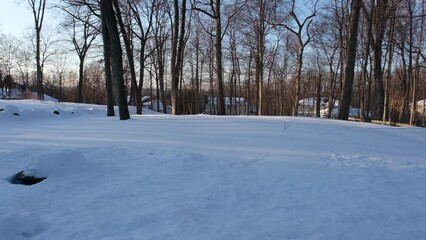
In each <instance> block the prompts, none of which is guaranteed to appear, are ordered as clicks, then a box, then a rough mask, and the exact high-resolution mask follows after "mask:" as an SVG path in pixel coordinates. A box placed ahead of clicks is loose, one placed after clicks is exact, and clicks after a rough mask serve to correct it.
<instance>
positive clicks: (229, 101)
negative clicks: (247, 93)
mask: <svg viewBox="0 0 426 240" xmlns="http://www.w3.org/2000/svg"><path fill="white" fill-rule="evenodd" d="M224 100H225V110H226V115H252V114H254V113H255V112H256V110H255V109H254V108H253V107H252V106H250V105H249V103H248V101H246V100H245V99H244V98H240V97H232V98H231V97H225V98H224ZM204 113H205V114H211V115H216V114H217V97H208V98H207V99H206V105H205V110H204Z"/></svg>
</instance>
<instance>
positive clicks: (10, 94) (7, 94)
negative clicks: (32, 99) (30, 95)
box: [0, 85, 25, 99]
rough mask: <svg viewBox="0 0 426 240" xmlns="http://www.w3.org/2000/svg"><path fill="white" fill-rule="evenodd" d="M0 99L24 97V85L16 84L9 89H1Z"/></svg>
mask: <svg viewBox="0 0 426 240" xmlns="http://www.w3.org/2000/svg"><path fill="white" fill-rule="evenodd" d="M0 98H1V99H25V87H24V86H22V85H16V87H13V88H10V89H4V90H3V89H2V91H1V92H0Z"/></svg>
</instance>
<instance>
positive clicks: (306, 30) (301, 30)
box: [274, 0, 318, 116]
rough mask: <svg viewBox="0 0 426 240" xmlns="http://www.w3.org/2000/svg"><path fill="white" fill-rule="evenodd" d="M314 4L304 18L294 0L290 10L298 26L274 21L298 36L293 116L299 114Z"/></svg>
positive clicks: (314, 13)
mask: <svg viewBox="0 0 426 240" xmlns="http://www.w3.org/2000/svg"><path fill="white" fill-rule="evenodd" d="M317 2H318V1H316V2H315V4H314V8H313V11H312V13H310V14H309V15H308V16H306V17H305V18H304V19H303V20H302V19H300V17H299V16H298V15H297V14H296V13H295V4H296V1H295V0H292V7H291V11H290V13H289V14H290V17H291V18H292V20H293V21H294V23H295V24H296V28H293V27H291V26H290V25H289V24H285V23H274V25H276V26H283V27H285V28H286V29H287V30H288V31H290V32H291V33H292V34H294V36H296V38H297V42H298V53H297V65H296V66H297V68H296V73H295V75H294V97H293V116H297V115H298V111H299V110H298V109H299V99H300V82H301V75H302V68H303V53H304V52H305V47H306V46H307V45H308V44H309V43H310V42H311V40H312V35H311V31H310V26H311V24H312V21H313V18H314V17H315V16H316V11H317V9H316V5H317Z"/></svg>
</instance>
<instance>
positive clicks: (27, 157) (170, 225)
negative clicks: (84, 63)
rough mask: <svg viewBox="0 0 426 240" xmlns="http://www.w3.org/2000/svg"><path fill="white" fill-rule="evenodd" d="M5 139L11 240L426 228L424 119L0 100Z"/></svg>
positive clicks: (381, 233)
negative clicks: (111, 112)
mask: <svg viewBox="0 0 426 240" xmlns="http://www.w3.org/2000/svg"><path fill="white" fill-rule="evenodd" d="M53 111H57V112H56V113H59V114H54V113H53ZM14 113H16V114H19V115H16V114H15V115H14ZM0 144H1V147H0V239H1V240H17V239H38V240H41V239H42V240H50V239H52V240H58V239H61V240H69V239H78V240H85V239H87V240H89V239H90V240H92V239H93V240H101V239H102V240H112V239H118V240H122V239H125V240H127V239H134V240H140V239H143V240H145V239H162V240H164V239H173V240H176V239H177V240H188V239H197V240H198V239H203V240H204V239H207V240H213V239H215V240H216V239H218V240H219V239H220V240H222V239H225V240H226V239H238V240H239V239H253V240H259V239H277V240H278V239H279V240H281V239H324V240H332V239H336V240H340V239H345V240H348V239H357V240H358V239H372V240H373V239H374V240H377V239H386V240H391V239H404V240H407V239H408V240H410V239H426V148H425V145H426V129H423V128H416V127H406V128H395V127H388V126H383V125H374V124H368V123H354V122H344V121H337V120H329V119H313V118H293V117H247V116H246V117H243V116H206V115H198V116H170V115H160V114H155V113H153V112H148V111H146V110H145V114H144V115H143V116H136V115H132V119H131V120H128V121H119V120H118V117H105V107H104V106H96V105H83V104H80V105H79V104H72V103H53V102H44V103H41V102H38V101H7V100H1V101H0ZM21 170H26V171H27V172H33V173H35V175H37V176H45V177H47V179H46V180H44V181H42V182H41V183H38V184H36V185H32V186H24V185H14V184H11V183H9V182H8V181H7V179H8V178H9V177H10V176H12V175H13V174H15V173H17V172H19V171H21Z"/></svg>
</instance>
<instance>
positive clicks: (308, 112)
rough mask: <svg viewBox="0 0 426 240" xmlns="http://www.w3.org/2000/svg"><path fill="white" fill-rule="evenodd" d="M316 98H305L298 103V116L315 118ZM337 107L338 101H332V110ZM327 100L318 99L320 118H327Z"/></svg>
mask: <svg viewBox="0 0 426 240" xmlns="http://www.w3.org/2000/svg"><path fill="white" fill-rule="evenodd" d="M316 103H317V98H305V99H302V100H300V101H299V109H298V116H305V117H315V115H316ZM338 107H339V101H338V100H334V108H338ZM327 113H328V98H324V97H321V99H320V116H321V117H327Z"/></svg>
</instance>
